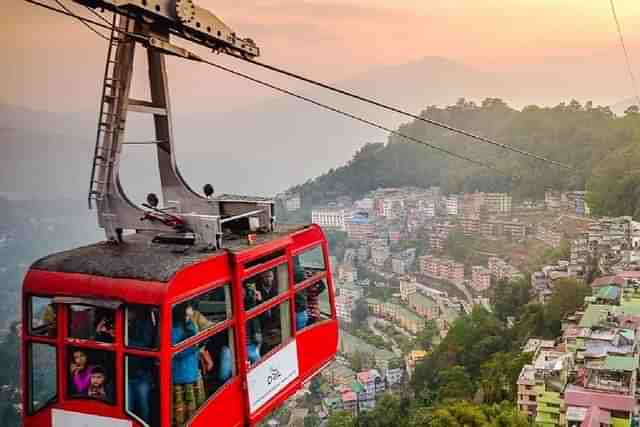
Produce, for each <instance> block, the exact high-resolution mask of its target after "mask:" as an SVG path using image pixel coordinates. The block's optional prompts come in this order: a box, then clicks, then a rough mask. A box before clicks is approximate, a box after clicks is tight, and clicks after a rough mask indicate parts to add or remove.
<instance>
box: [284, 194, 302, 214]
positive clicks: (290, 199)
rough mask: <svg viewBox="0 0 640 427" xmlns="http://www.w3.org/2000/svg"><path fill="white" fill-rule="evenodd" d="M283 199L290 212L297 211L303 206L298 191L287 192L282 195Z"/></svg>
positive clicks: (286, 208)
mask: <svg viewBox="0 0 640 427" xmlns="http://www.w3.org/2000/svg"><path fill="white" fill-rule="evenodd" d="M281 200H282V202H283V204H284V208H285V210H287V211H288V212H293V211H297V210H298V209H300V208H301V207H302V198H301V197H300V194H298V193H285V194H283V195H282V196H281Z"/></svg>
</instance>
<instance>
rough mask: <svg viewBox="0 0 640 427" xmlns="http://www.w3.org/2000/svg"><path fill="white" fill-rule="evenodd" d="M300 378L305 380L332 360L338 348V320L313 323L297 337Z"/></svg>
mask: <svg viewBox="0 0 640 427" xmlns="http://www.w3.org/2000/svg"><path fill="white" fill-rule="evenodd" d="M296 342H297V343H298V358H299V361H298V367H299V369H300V378H301V379H302V380H303V381H305V380H307V379H308V378H309V377H311V376H313V375H315V374H316V373H317V372H316V371H317V370H318V369H320V368H321V367H322V366H324V365H325V364H326V363H327V362H329V361H330V360H332V359H333V358H334V357H335V355H336V351H337V350H338V322H337V321H336V320H326V321H324V322H320V323H318V324H316V325H312V326H310V327H308V328H306V329H304V330H302V332H300V333H298V336H297V337H296Z"/></svg>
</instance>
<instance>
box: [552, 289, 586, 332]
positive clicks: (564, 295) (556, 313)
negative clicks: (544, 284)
mask: <svg viewBox="0 0 640 427" xmlns="http://www.w3.org/2000/svg"><path fill="white" fill-rule="evenodd" d="M589 295H591V288H590V287H589V286H588V285H586V284H585V283H583V282H582V281H579V280H576V279H573V278H562V279H558V280H556V281H555V282H554V284H553V294H552V295H551V301H550V302H549V304H548V305H547V307H546V313H545V320H546V323H547V327H548V328H549V329H551V331H552V333H553V334H554V336H557V335H558V334H559V333H560V327H561V321H562V319H563V318H564V316H565V315H567V314H569V313H573V312H574V311H576V310H577V309H578V308H579V307H581V306H582V305H583V304H584V298H585V297H586V296H589Z"/></svg>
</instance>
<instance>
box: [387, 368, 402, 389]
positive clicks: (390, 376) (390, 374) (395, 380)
mask: <svg viewBox="0 0 640 427" xmlns="http://www.w3.org/2000/svg"><path fill="white" fill-rule="evenodd" d="M403 375H404V371H403V370H402V369H401V368H393V369H387V370H386V371H385V378H386V380H387V386H389V387H392V386H394V385H397V384H400V383H402V377H403Z"/></svg>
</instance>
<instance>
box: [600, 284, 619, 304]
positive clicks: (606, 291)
mask: <svg viewBox="0 0 640 427" xmlns="http://www.w3.org/2000/svg"><path fill="white" fill-rule="evenodd" d="M619 296H620V288H618V287H617V286H604V287H602V288H600V290H599V291H598V294H597V297H598V298H600V299H606V300H609V301H614V300H616V299H618V297H619Z"/></svg>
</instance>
